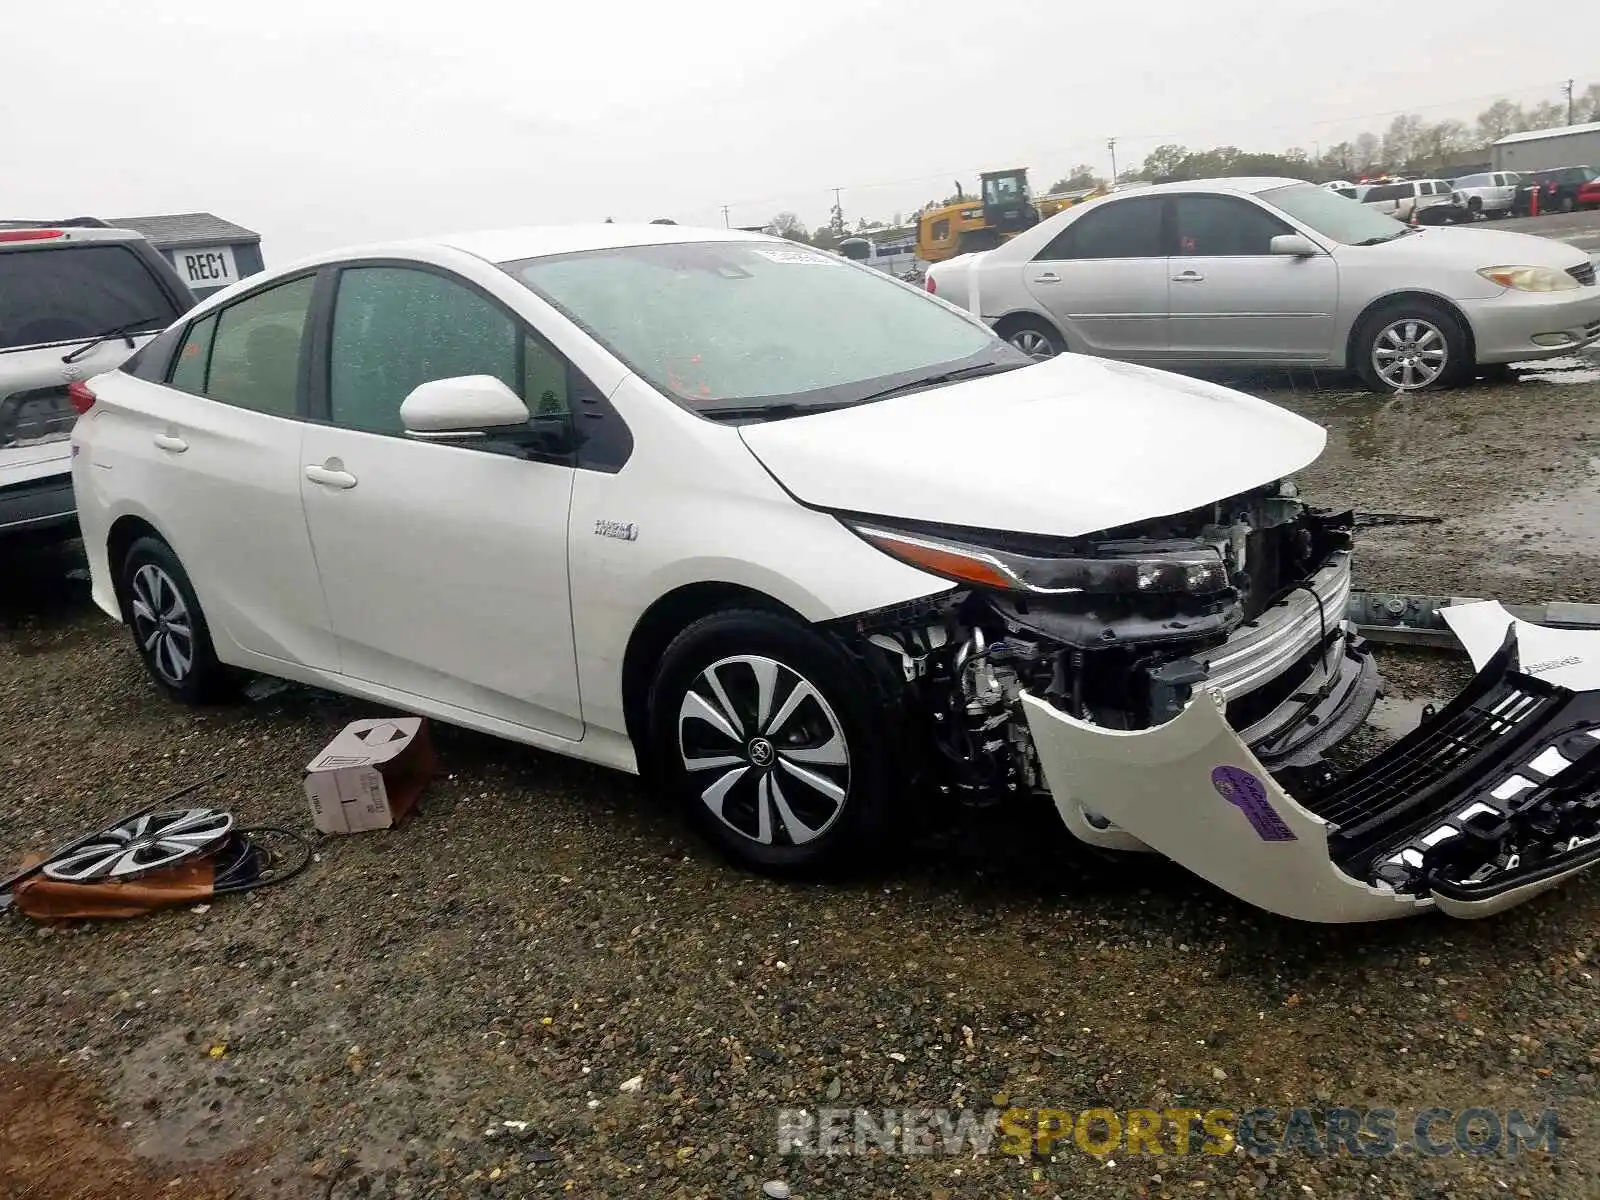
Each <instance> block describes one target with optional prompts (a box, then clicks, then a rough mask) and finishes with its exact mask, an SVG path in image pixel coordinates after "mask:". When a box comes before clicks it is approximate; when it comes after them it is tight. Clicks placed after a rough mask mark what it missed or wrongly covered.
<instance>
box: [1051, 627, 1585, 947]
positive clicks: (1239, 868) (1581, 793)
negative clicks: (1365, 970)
mask: <svg viewBox="0 0 1600 1200" xmlns="http://www.w3.org/2000/svg"><path fill="white" fill-rule="evenodd" d="M1479 625H1480V626H1483V625H1484V622H1482V621H1480V622H1479ZM1518 625H1520V623H1515V624H1514V623H1511V622H1510V619H1509V615H1508V616H1507V623H1506V625H1505V626H1504V627H1503V628H1502V630H1501V632H1502V635H1503V643H1502V645H1501V648H1500V649H1499V651H1498V652H1497V653H1495V654H1493V655H1492V656H1490V657H1488V658H1487V659H1483V658H1482V657H1481V656H1475V661H1478V662H1480V665H1481V670H1480V671H1479V673H1478V674H1477V676H1476V677H1475V678H1474V679H1473V681H1472V683H1471V684H1470V685H1469V686H1468V687H1467V688H1466V689H1465V690H1464V691H1463V692H1462V693H1461V694H1460V695H1459V696H1457V697H1456V698H1455V700H1453V701H1451V703H1450V704H1449V705H1447V706H1446V707H1444V708H1443V709H1441V710H1440V711H1439V712H1437V713H1435V714H1431V715H1429V716H1428V717H1426V718H1425V719H1424V720H1423V722H1422V723H1421V724H1420V725H1419V726H1418V727H1417V728H1416V729H1415V730H1413V731H1412V732H1411V733H1409V734H1407V735H1406V736H1405V737H1403V738H1401V739H1400V740H1399V741H1397V742H1396V743H1394V744H1393V745H1392V746H1390V747H1389V748H1388V749H1386V750H1384V751H1383V752H1381V753H1380V754H1378V755H1377V756H1376V757H1374V758H1372V759H1371V760H1369V761H1368V762H1366V763H1363V764H1362V765H1361V766H1359V767H1357V768H1355V769H1353V770H1351V771H1349V772H1346V773H1343V774H1339V775H1335V776H1333V777H1331V778H1330V779H1328V780H1327V781H1326V782H1325V783H1322V784H1320V785H1318V786H1316V787H1313V788H1311V789H1309V790H1308V791H1306V792H1305V793H1304V794H1302V795H1301V796H1299V797H1295V796H1291V795H1290V794H1289V793H1288V792H1287V791H1286V790H1284V788H1283V787H1282V786H1281V785H1280V784H1279V782H1278V781H1277V780H1276V779H1274V778H1273V776H1272V775H1271V774H1270V773H1269V772H1268V771H1267V770H1266V768H1264V767H1263V766H1262V764H1261V762H1260V761H1259V760H1258V759H1257V758H1256V756H1255V755H1254V754H1253V753H1252V752H1251V750H1250V748H1249V747H1248V746H1247V745H1246V744H1245V742H1244V741H1243V740H1242V739H1241V738H1240V736H1239V735H1238V734H1237V733H1236V732H1235V731H1234V730H1233V729H1232V728H1231V727H1230V726H1229V725H1228V722H1227V720H1226V717H1225V711H1224V706H1225V698H1224V697H1223V695H1222V694H1221V693H1220V692H1218V691H1216V690H1215V689H1210V688H1203V689H1197V691H1196V693H1195V695H1194V697H1193V698H1192V699H1191V701H1190V702H1189V704H1188V705H1187V706H1186V707H1185V708H1184V709H1183V711H1182V712H1181V713H1179V715H1178V716H1177V717H1175V718H1173V719H1172V720H1170V721H1168V722H1166V723H1165V724H1163V725H1159V726H1156V727H1155V728H1152V729H1143V730H1116V729H1105V728H1101V727H1099V726H1095V725H1091V724H1088V723H1086V722H1083V721H1080V720H1077V719H1075V718H1073V717H1072V716H1070V715H1068V714H1066V713H1064V712H1061V711H1060V710H1058V709H1056V708H1055V707H1053V706H1052V705H1050V704H1048V703H1047V702H1045V701H1043V700H1041V699H1038V698H1036V697H1034V696H1031V695H1026V694H1025V695H1024V696H1023V704H1024V706H1025V711H1026V713H1027V718H1028V725H1029V730H1030V732H1031V734H1032V737H1033V741H1034V745H1035V746H1036V748H1037V752H1038V755H1039V760H1040V764H1041V766H1042V768H1043V770H1044V774H1045V779H1046V781H1047V783H1048V785H1049V787H1050V790H1051V792H1052V794H1053V795H1054V797H1055V799H1056V805H1057V807H1058V809H1060V810H1061V811H1062V814H1063V816H1064V817H1068V816H1069V813H1070V814H1071V815H1072V816H1076V815H1077V813H1076V812H1074V810H1077V812H1081V810H1082V809H1085V808H1087V809H1090V810H1092V811H1094V812H1095V813H1098V814H1102V815H1103V816H1104V817H1105V818H1107V819H1108V820H1110V821H1112V822H1114V823H1115V825H1116V826H1117V827H1118V828H1119V829H1120V830H1122V831H1125V832H1126V833H1127V834H1129V835H1131V836H1132V837H1134V838H1137V839H1139V840H1140V841H1142V842H1144V843H1145V844H1146V845H1147V846H1149V847H1150V848H1151V849H1153V850H1156V851H1158V852H1159V853H1161V854H1164V855H1166V856H1167V857H1168V858H1171V859H1172V860H1174V861H1175V862H1177V863H1179V864H1181V865H1182V866H1184V867H1186V868H1188V869H1189V870H1191V871H1193V872H1195V873H1196V874H1197V875H1200V876H1202V877H1203V878H1205V879H1207V880H1209V881H1210V882H1212V883H1214V884H1216V885H1217V886H1218V887H1221V888H1223V889H1224V890H1225V891H1228V892H1231V893H1233V894H1234V895H1235V896H1237V897H1239V898H1240V899H1242V900H1245V901H1247V902H1249V903H1251V904H1254V905H1256V906H1258V907H1260V908H1263V909H1266V910H1267V911H1269V912H1274V913H1278V914H1280V915H1282V916H1286V917H1293V918H1297V919H1300V920H1305V921H1316V922H1329V923H1338V922H1354V921H1373V920H1385V919H1390V918H1394V917H1402V916H1408V915H1412V914H1414V913H1418V912H1422V911H1426V910H1427V909H1430V908H1437V909H1438V910H1439V911H1441V912H1445V913H1447V914H1449V915H1451V916H1456V917H1483V916H1489V915H1491V914H1493V913H1496V912H1500V911H1502V910H1504V909H1507V908H1511V907H1513V906H1514V905H1517V904H1520V903H1522V902H1523V901H1525V900H1528V899H1531V898H1532V897H1534V896H1536V895H1538V894H1539V893H1540V892H1542V891H1545V890H1547V889H1549V888H1551V887H1554V886H1555V885H1556V884H1558V883H1560V882H1561V881H1562V880H1564V879H1566V878H1568V877H1570V876H1572V875H1574V874H1577V873H1578V872H1580V871H1583V870H1585V869H1587V868H1588V867H1590V866H1592V865H1594V864H1595V863H1596V862H1597V861H1600V690H1586V691H1577V690H1573V689H1571V688H1568V687H1563V686H1561V685H1560V684H1558V683H1555V682H1553V681H1551V680H1549V679H1544V678H1540V677H1539V676H1538V675H1535V674H1530V673H1527V672H1525V671H1524V670H1523V669H1522V668H1521V666H1520V663H1519V659H1518V632H1519V629H1518ZM1593 636H1595V635H1591V637H1593ZM1479 640H1480V641H1481V636H1480V639H1479ZM1594 644H1595V645H1596V647H1597V648H1600V641H1596V642H1595V643H1594ZM1548 665H1549V664H1546V663H1538V664H1535V669H1537V668H1538V667H1543V666H1548ZM1074 824H1076V822H1075V821H1074V820H1072V819H1069V820H1068V825H1069V827H1072V826H1073V825H1074Z"/></svg>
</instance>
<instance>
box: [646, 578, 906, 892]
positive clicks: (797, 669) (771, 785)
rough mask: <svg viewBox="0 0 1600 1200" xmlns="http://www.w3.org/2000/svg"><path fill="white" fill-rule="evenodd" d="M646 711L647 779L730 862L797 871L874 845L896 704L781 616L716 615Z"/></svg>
mask: <svg viewBox="0 0 1600 1200" xmlns="http://www.w3.org/2000/svg"><path fill="white" fill-rule="evenodd" d="M649 713H650V739H651V745H650V755H651V759H652V765H653V767H654V770H655V772H656V773H657V774H658V775H659V777H660V778H661V781H662V782H663V783H664V784H665V785H666V786H667V787H668V788H669V789H670V791H671V792H672V793H673V794H674V795H675V796H676V797H677V798H678V799H679V800H680V801H681V802H682V803H683V805H684V806H685V807H686V808H687V809H688V814H689V817H690V819H691V821H692V822H693V823H694V824H695V825H696V826H697V827H698V828H699V829H700V831H701V832H702V833H704V834H705V836H706V837H707V838H708V839H709V840H710V841H711V842H712V843H713V844H714V845H716V846H717V847H718V849H720V850H721V851H722V852H723V853H724V854H726V855H728V856H729V857H730V858H732V859H734V860H735V861H736V862H739V863H741V864H742V865H745V866H748V867H752V868H755V869H757V870H762V871H769V872H778V873H789V874H807V873H813V872H817V871H822V870H830V869H836V868H839V867H842V866H847V865H851V864H853V863H855V862H857V861H859V860H860V859H861V857H862V856H863V854H864V853H865V852H867V851H868V850H869V849H871V848H872V847H873V846H875V845H877V844H878V843H879V842H880V841H881V839H882V836H883V834H884V832H885V830H886V829H887V827H888V824H889V819H888V818H889V809H890V806H891V795H892V789H893V785H894V781H895V779H896V774H897V773H896V770H895V765H894V764H895V763H896V761H897V760H898V753H897V749H896V746H897V743H896V739H895V737H894V721H893V719H892V706H891V705H889V704H885V703H884V699H883V692H882V690H881V688H880V687H879V686H877V681H876V680H875V679H874V677H873V676H872V674H871V672H870V671H869V669H868V668H867V667H866V666H865V665H864V664H863V663H861V662H860V661H858V660H857V659H856V658H855V657H854V656H853V655H852V654H851V653H850V652H849V651H848V650H847V648H846V647H845V645H844V644H843V643H842V642H840V641H839V640H838V639H836V638H834V637H832V636H830V635H827V634H824V633H822V632H819V631H818V630H816V629H813V628H810V627H808V626H806V625H803V624H801V623H800V622H798V621H796V620H793V619H791V618H788V617H785V616H782V615H779V614H777V613H772V612H764V611H760V610H754V609H739V610H730V611H726V612H720V613H714V614H712V615H711V616H708V617H704V618H702V619H701V620H699V621H696V622H695V623H694V624H692V625H690V626H689V627H688V628H687V629H685V630H684V631H683V632H682V633H680V634H679V635H678V636H677V637H676V638H675V639H673V641H672V643H671V645H669V646H668V647H667V650H666V653H665V654H664V655H662V658H661V665H660V668H659V670H658V672H657V674H656V679H655V682H654V683H653V684H652V686H651V689H650V702H649Z"/></svg>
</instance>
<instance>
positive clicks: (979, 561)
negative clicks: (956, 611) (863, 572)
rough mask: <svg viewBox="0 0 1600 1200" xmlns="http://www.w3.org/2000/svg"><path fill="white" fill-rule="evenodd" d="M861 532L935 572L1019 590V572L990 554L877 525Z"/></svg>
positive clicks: (905, 558)
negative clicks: (963, 549)
mask: <svg viewBox="0 0 1600 1200" xmlns="http://www.w3.org/2000/svg"><path fill="white" fill-rule="evenodd" d="M859 532H860V533H861V536H862V537H864V538H866V539H867V540H868V541H869V542H871V543H872V544H873V545H874V546H877V547H878V548H879V549H880V550H885V551H887V552H888V553H890V554H892V555H894V556H895V557H896V558H898V559H901V560H903V561H905V562H908V563H910V564H911V565H912V566H914V567H921V568H923V569H924V570H927V571H932V572H933V573H934V574H935V575H945V576H948V577H949V578H951V579H959V580H962V581H963V582H965V583H974V584H977V585H978V586H980V587H988V588H999V589H1001V590H1002V591H1008V592H1012V591H1016V590H1017V587H1018V583H1017V578H1016V576H1015V575H1012V574H1011V572H1009V571H1007V570H1006V569H1005V568H1004V567H1002V566H1001V565H1000V564H999V563H998V562H996V561H995V560H994V559H992V558H990V557H988V556H987V555H982V554H975V553H970V552H966V551H961V550H957V549H955V548H954V547H951V546H945V545H941V544H939V543H938V542H924V541H922V540H921V539H919V538H909V537H904V536H902V535H900V534H892V533H885V532H883V531H882V530H878V529H862V530H860V531H859Z"/></svg>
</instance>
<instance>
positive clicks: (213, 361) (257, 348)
mask: <svg viewBox="0 0 1600 1200" xmlns="http://www.w3.org/2000/svg"><path fill="white" fill-rule="evenodd" d="M313 282H314V277H313V276H310V275H306V276H304V277H302V278H300V279H295V280H291V281H290V282H288V283H280V284H278V285H276V286H274V287H270V288H268V289H266V290H265V291H261V292H256V293H255V294H254V295H251V296H247V297H245V298H244V299H243V300H239V301H237V302H235V303H233V304H230V305H229V306H228V307H227V308H225V309H223V310H222V311H221V312H220V313H218V314H217V317H216V320H217V331H216V334H215V336H214V337H213V338H212V339H211V355H210V362H209V365H208V366H207V368H206V379H205V394H206V395H207V396H209V397H211V398H212V399H213V400H222V401H225V402H227V403H228V404H235V405H238V406H239V407H240V408H249V409H253V410H255V411H256V412H260V413H267V414H268V415H269V416H274V417H293V416H295V415H296V414H297V412H298V411H299V410H298V396H299V382H300V343H301V341H302V340H303V337H304V334H305V326H306V313H307V311H308V310H309V309H310V307H311V288H312V284H313ZM204 325H205V322H201V323H200V324H199V325H196V326H195V329H196V331H200V330H201V329H202V327H203V326H204ZM180 362H181V360H180ZM180 386H181V385H180Z"/></svg>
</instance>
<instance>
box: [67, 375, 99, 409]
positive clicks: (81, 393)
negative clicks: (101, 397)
mask: <svg viewBox="0 0 1600 1200" xmlns="http://www.w3.org/2000/svg"><path fill="white" fill-rule="evenodd" d="M67 399H68V400H70V401H71V402H72V409H73V411H74V412H76V413H77V414H78V415H79V416H80V417H81V416H83V414H84V413H86V412H88V411H89V410H90V409H91V408H93V407H94V393H93V392H92V391H90V390H89V385H88V384H87V383H85V382H83V380H81V379H80V380H78V382H77V383H69V384H67Z"/></svg>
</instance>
